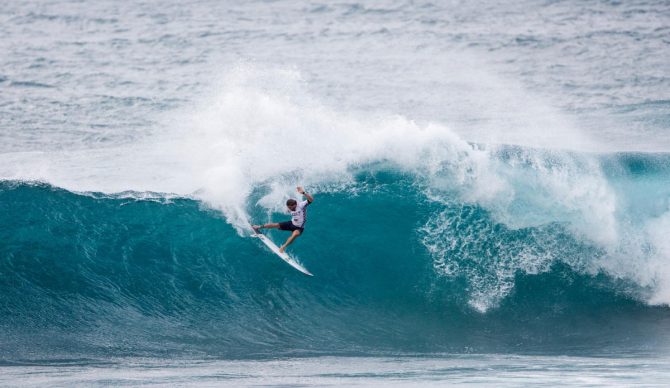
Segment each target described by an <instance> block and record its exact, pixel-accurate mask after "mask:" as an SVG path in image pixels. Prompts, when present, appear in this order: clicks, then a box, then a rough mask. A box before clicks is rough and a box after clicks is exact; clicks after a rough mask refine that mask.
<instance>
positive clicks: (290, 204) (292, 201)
mask: <svg viewBox="0 0 670 388" xmlns="http://www.w3.org/2000/svg"><path fill="white" fill-rule="evenodd" d="M297 204H298V202H296V200H295V199H293V198H291V199H289V200H288V201H286V206H293V205H297Z"/></svg>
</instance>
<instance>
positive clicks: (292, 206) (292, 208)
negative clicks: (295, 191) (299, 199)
mask: <svg viewBox="0 0 670 388" xmlns="http://www.w3.org/2000/svg"><path fill="white" fill-rule="evenodd" d="M296 206H297V205H286V207H287V208H288V210H290V211H295V208H296Z"/></svg>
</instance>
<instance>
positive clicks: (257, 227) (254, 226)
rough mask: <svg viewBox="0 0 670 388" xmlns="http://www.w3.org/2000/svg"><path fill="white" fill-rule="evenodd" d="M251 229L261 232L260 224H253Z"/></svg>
mask: <svg viewBox="0 0 670 388" xmlns="http://www.w3.org/2000/svg"><path fill="white" fill-rule="evenodd" d="M251 229H253V230H254V232H256V233H260V230H261V226H260V225H251Z"/></svg>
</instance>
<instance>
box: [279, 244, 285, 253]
mask: <svg viewBox="0 0 670 388" xmlns="http://www.w3.org/2000/svg"><path fill="white" fill-rule="evenodd" d="M285 250H286V247H285V246H283V245H282V246H281V247H280V248H279V252H281V253H284V251H285Z"/></svg>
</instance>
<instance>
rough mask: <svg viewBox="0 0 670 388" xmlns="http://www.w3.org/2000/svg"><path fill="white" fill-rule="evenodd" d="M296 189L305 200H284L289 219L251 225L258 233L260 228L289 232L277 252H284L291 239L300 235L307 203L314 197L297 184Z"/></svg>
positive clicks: (305, 216)
mask: <svg viewBox="0 0 670 388" xmlns="http://www.w3.org/2000/svg"><path fill="white" fill-rule="evenodd" d="M297 190H298V193H300V194H302V195H304V196H305V198H307V200H306V201H300V202H298V201H296V200H295V199H293V198H291V199H289V200H288V201H286V207H287V208H288V210H289V213H291V220H289V221H284V222H278V223H270V224H263V225H254V226H252V227H253V228H254V230H255V231H256V233H259V230H260V229H262V228H266V229H272V228H279V229H280V230H287V231H289V232H291V235H290V236H289V238H288V239H287V240H286V242H285V243H284V245H282V246H281V247H279V252H282V253H284V251H285V250H286V247H287V246H289V245H290V244H291V243H292V242H293V240H295V239H296V238H298V236H300V235H301V234H302V232H303V231H304V230H305V222H307V205H309V204H310V203H312V201H314V197H312V196H311V195H309V194H307V192H306V191H305V189H303V188H302V186H298V188H297Z"/></svg>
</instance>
